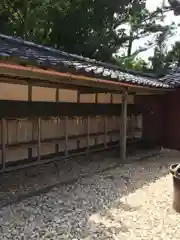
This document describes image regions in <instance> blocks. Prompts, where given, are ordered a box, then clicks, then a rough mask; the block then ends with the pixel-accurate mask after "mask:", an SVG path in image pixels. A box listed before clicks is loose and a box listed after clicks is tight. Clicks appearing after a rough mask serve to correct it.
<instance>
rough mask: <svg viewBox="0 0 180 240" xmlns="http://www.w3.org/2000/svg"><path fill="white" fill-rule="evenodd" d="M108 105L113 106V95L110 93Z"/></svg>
mask: <svg viewBox="0 0 180 240" xmlns="http://www.w3.org/2000/svg"><path fill="white" fill-rule="evenodd" d="M110 103H111V104H113V94H112V93H111V97H110Z"/></svg>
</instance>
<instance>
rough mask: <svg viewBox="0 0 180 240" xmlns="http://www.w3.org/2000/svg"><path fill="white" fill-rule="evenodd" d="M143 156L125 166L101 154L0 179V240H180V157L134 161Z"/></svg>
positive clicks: (172, 154) (163, 155)
mask: <svg viewBox="0 0 180 240" xmlns="http://www.w3.org/2000/svg"><path fill="white" fill-rule="evenodd" d="M140 156H141V155H138V157H137V156H136V157H131V158H129V159H128V163H127V164H124V165H123V164H119V163H118V159H117V158H115V157H109V156H106V157H105V156H103V157H102V156H101V158H100V155H99V157H98V159H94V160H95V161H94V160H93V161H90V160H89V161H87V163H86V162H84V161H82V160H81V161H79V160H76V161H74V162H70V163H68V164H67V163H66V164H65V163H64V165H63V164H61V163H59V164H57V165H48V166H43V167H41V168H40V169H38V170H37V169H30V170H28V171H26V174H25V171H21V172H16V173H11V174H6V175H3V176H1V177H0V181H1V185H2V186H1V187H0V193H1V194H0V200H1V203H3V204H2V205H1V209H0V234H1V235H0V239H2V240H3V239H13V240H16V239H35V240H36V239H37V240H38V239H57V240H58V239H65V240H66V239H67V240H73V239H74V240H75V239H77V240H80V239H84V240H85V239H86V240H95V239H96V240H99V239H100V240H106V239H114V240H118V239H119V240H141V239H142V240H146V239H148V240H151V239H152V240H158V239H165V240H170V239H173V240H176V239H177V240H179V239H180V224H179V215H178V214H177V213H175V212H174V211H173V209H172V207H171V205H172V177H171V176H170V174H169V173H168V168H169V165H170V164H171V163H173V162H178V161H179V157H180V153H179V152H174V151H168V150H166V151H165V150H163V151H161V155H159V156H154V157H150V158H147V159H146V160H145V159H144V160H143V161H134V160H135V159H138V158H139V157H140ZM45 170H46V171H45ZM44 171H45V172H44ZM52 171H54V172H53V174H52ZM62 172H63V173H62ZM35 173H36V174H35ZM61 173H62V174H61ZM82 174H83V177H81V178H80V177H79V178H78V176H80V175H81V176H82ZM50 176H51V177H50ZM62 176H63V177H62ZM65 176H66V180H67V181H66V184H64V182H62V179H63V180H64V177H65ZM49 177H50V178H49ZM75 178H78V180H77V179H75ZM70 179H71V180H70ZM48 182H49V185H48ZM13 183H15V184H13ZM50 185H51V186H50ZM49 186H50V187H49ZM43 187H44V189H46V191H44V190H43V191H40V189H42V188H43ZM42 192H43V193H42ZM40 193H41V194H40ZM28 194H29V195H28ZM15 195H18V196H19V197H18V199H16V200H17V201H15V200H13V201H14V203H13V201H12V202H10V200H12V199H13V196H15ZM31 195H36V196H32V197H29V196H31ZM22 196H23V197H22ZM14 199H15V198H14ZM6 201H7V202H6ZM15 202H16V203H15ZM3 205H4V207H3Z"/></svg>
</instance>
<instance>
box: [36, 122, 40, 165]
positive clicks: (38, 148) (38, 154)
mask: <svg viewBox="0 0 180 240" xmlns="http://www.w3.org/2000/svg"><path fill="white" fill-rule="evenodd" d="M37 125H38V146H37V157H38V161H40V160H41V118H40V117H38V119H37Z"/></svg>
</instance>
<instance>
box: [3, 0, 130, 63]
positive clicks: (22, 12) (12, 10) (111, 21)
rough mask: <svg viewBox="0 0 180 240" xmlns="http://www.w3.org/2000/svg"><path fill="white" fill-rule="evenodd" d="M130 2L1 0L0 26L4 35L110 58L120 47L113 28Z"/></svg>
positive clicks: (102, 58)
mask: <svg viewBox="0 0 180 240" xmlns="http://www.w3.org/2000/svg"><path fill="white" fill-rule="evenodd" d="M130 2H132V0H122V1H120V2H119V1H118V0H113V1H109V0H98V1H94V0H86V1H85V0H44V1H42V0H24V1H22V0H2V1H1V2H0V20H1V29H2V31H3V33H5V34H9V35H14V36H18V37H21V38H23V39H26V40H32V41H35V42H37V43H41V44H47V45H50V46H52V47H57V48H61V47H62V46H63V48H64V50H66V51H69V52H73V53H77V54H83V55H84V56H88V57H93V58H97V59H99V60H104V61H110V60H111V59H112V53H114V52H116V51H117V49H118V48H119V47H120V46H121V39H120V36H119V35H118V34H117V32H116V28H117V26H118V25H119V21H120V20H121V19H124V18H125V17H126V15H127V12H126V11H125V9H126V8H128V6H129V3H130ZM116 16H118V18H117V17H116Z"/></svg>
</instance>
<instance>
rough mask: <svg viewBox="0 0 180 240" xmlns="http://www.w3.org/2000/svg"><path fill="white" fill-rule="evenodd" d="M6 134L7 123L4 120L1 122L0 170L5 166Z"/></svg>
mask: <svg viewBox="0 0 180 240" xmlns="http://www.w3.org/2000/svg"><path fill="white" fill-rule="evenodd" d="M6 133H7V122H6V120H5V119H4V118H2V120H1V144H2V149H1V157H2V169H5V166H6Z"/></svg>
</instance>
